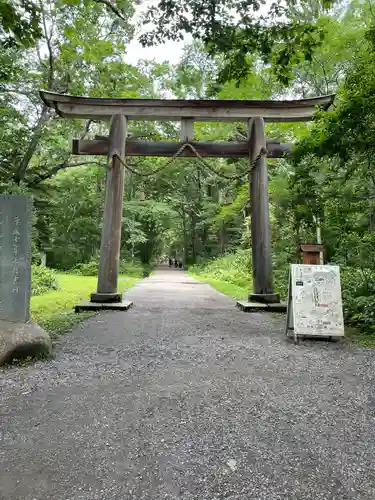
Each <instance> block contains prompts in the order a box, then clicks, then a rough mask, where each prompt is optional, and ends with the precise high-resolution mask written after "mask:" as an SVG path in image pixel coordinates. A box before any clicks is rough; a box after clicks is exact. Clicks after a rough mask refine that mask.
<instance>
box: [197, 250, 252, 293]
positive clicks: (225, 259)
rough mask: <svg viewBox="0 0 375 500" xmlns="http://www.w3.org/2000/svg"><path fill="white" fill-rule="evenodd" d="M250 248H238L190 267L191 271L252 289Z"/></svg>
mask: <svg viewBox="0 0 375 500" xmlns="http://www.w3.org/2000/svg"><path fill="white" fill-rule="evenodd" d="M250 253H251V252H250V251H249V250H248V249H244V250H238V251H237V252H235V253H229V254H227V255H224V256H222V257H218V258H216V259H212V260H210V261H207V262H204V263H202V264H197V265H195V266H191V267H189V272H191V273H193V274H195V275H199V276H202V277H209V278H211V279H213V280H217V281H224V282H227V283H231V284H233V285H236V286H238V287H241V288H248V289H249V290H250V289H251V281H252V280H251V276H252V269H251V259H250Z"/></svg>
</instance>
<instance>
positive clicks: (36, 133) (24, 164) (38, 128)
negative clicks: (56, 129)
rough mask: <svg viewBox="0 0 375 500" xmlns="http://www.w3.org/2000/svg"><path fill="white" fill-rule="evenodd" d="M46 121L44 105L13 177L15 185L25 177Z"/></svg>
mask: <svg viewBox="0 0 375 500" xmlns="http://www.w3.org/2000/svg"><path fill="white" fill-rule="evenodd" d="M47 120H48V108H47V106H46V105H45V104H44V105H43V108H42V112H41V115H40V117H39V119H38V121H37V123H36V125H35V127H34V129H33V134H32V137H31V139H30V142H29V145H28V147H27V149H26V152H25V154H24V155H23V158H22V160H21V162H20V164H19V165H18V168H17V171H16V175H15V181H16V183H17V184H19V183H20V182H21V181H22V180H23V179H24V177H25V173H26V170H27V168H28V166H29V163H30V160H31V158H32V156H33V154H34V153H35V150H36V148H37V147H38V144H39V139H40V136H41V135H42V132H43V127H44V124H45V122H46V121H47Z"/></svg>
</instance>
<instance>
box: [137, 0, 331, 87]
mask: <svg viewBox="0 0 375 500" xmlns="http://www.w3.org/2000/svg"><path fill="white" fill-rule="evenodd" d="M332 3H333V2H332V1H328V2H323V3H320V2H319V3H315V4H314V3H310V4H308V3H307V2H301V3H300V4H296V3H295V2H285V3H281V2H279V3H273V4H272V5H271V6H270V8H269V9H268V12H267V14H266V15H259V14H258V11H259V9H260V4H259V2H258V1H257V0H234V1H233V0H220V1H218V0H210V1H209V2H202V1H201V0H171V1H169V2H165V1H163V0H160V1H159V2H158V4H157V6H152V7H150V8H149V9H148V11H147V13H146V16H145V24H146V25H147V24H150V25H151V26H152V28H151V27H150V30H149V31H148V32H146V33H144V34H143V35H142V36H141V37H140V41H141V43H142V44H143V45H145V46H147V45H153V44H158V43H161V42H162V41H163V40H164V39H166V38H167V39H171V40H180V39H181V38H182V37H183V35H184V34H185V33H188V34H189V35H192V36H193V38H194V39H195V40H201V41H202V42H203V43H204V44H205V45H206V46H207V48H208V51H209V53H210V54H211V55H213V54H218V53H219V54H223V55H224V56H225V64H224V65H223V67H222V68H221V71H220V73H219V76H220V77H219V81H221V82H226V81H230V80H234V79H235V80H237V81H240V80H243V79H244V78H246V77H247V76H248V75H249V73H250V71H251V69H252V64H253V59H252V58H253V57H254V56H255V55H257V56H258V57H260V58H261V59H262V60H263V62H264V63H265V64H269V63H273V64H272V66H273V70H274V72H275V74H276V76H277V78H278V79H279V80H280V81H281V82H283V83H284V84H287V83H288V82H289V81H290V80H291V78H292V75H291V68H292V67H293V66H294V65H295V64H297V63H299V62H301V61H305V62H306V61H307V62H310V61H311V60H312V56H313V54H314V52H315V51H316V50H317V49H318V48H319V47H321V45H322V43H323V40H324V35H325V26H324V24H323V23H320V22H318V20H317V18H316V16H319V15H320V16H322V15H323V14H324V11H325V9H327V8H329V7H330V6H331V5H332ZM311 6H313V7H311ZM314 7H315V11H314ZM309 9H310V11H309V12H306V11H308V10H309ZM281 19H282V20H281Z"/></svg>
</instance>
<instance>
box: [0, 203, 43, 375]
mask: <svg viewBox="0 0 375 500" xmlns="http://www.w3.org/2000/svg"><path fill="white" fill-rule="evenodd" d="M31 227H32V201H31V199H30V198H28V197H27V196H22V195H9V196H0V365H1V364H4V363H7V362H9V361H12V359H14V358H19V357H25V356H34V355H36V354H38V353H40V352H43V351H44V352H49V351H50V350H51V341H50V338H49V336H48V334H47V333H46V332H45V331H44V330H43V329H42V328H40V327H39V326H38V325H36V324H35V323H32V322H30V295H31Z"/></svg>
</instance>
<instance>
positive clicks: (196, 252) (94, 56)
mask: <svg viewBox="0 0 375 500" xmlns="http://www.w3.org/2000/svg"><path fill="white" fill-rule="evenodd" d="M371 2H372V3H371ZM143 3H145V2H138V1H133V0H117V1H116V0H112V1H111V2H110V1H106V0H102V1H101V0H43V1H42V0H35V1H20V2H16V1H13V0H6V1H5V2H1V4H0V18H1V31H0V33H1V36H0V100H1V107H0V192H1V194H17V193H22V194H28V195H29V196H31V197H32V199H33V202H34V214H33V235H32V259H33V273H34V274H33V276H34V277H33V293H34V295H35V296H36V298H37V296H38V295H40V294H42V293H43V292H45V291H46V290H49V289H53V288H58V286H59V285H58V283H57V282H56V279H55V277H56V276H57V275H63V276H66V273H68V274H72V275H75V276H84V275H85V276H92V277H94V276H96V273H97V269H98V256H99V248H100V236H101V229H102V216H103V203H104V192H105V178H106V168H107V159H106V157H94V156H78V157H77V156H74V155H73V154H72V153H71V140H72V138H79V139H83V138H86V139H89V138H94V137H95V136H96V135H107V134H108V128H107V125H106V124H105V123H103V122H93V121H91V120H88V121H86V122H84V121H82V120H64V119H61V118H59V117H58V116H57V115H56V114H55V113H54V112H53V111H51V110H50V109H49V108H47V106H46V105H45V104H43V102H42V101H41V99H40V96H39V90H40V89H49V90H52V91H55V92H59V93H68V94H72V95H87V96H93V97H124V98H125V97H127V98H134V97H137V98H180V99H298V98H304V97H314V96H319V95H327V94H336V98H335V101H334V105H333V106H332V107H331V108H330V109H329V111H327V112H320V111H317V114H316V117H315V119H314V120H313V121H312V122H304V123H270V124H267V125H266V137H267V139H275V140H279V141H280V142H285V143H292V144H293V145H294V146H293V148H292V154H290V155H288V156H286V157H285V158H281V159H268V167H269V195H270V215H271V230H272V248H273V266H274V279H275V288H276V291H277V292H279V293H280V294H281V295H282V297H283V298H284V299H285V297H286V293H287V284H288V270H289V264H290V263H293V262H296V259H297V258H298V257H297V251H298V247H299V245H300V244H301V243H316V241H317V231H318V232H320V234H321V237H322V241H323V244H324V246H325V254H326V261H327V262H328V263H334V264H338V265H340V268H341V280H342V293H343V302H344V314H345V319H346V322H347V324H348V325H353V326H355V327H356V328H358V329H359V330H362V331H364V332H365V334H366V335H367V336H368V337H370V336H371V333H373V332H375V271H374V264H375V4H374V3H373V0H365V1H363V2H360V1H357V0H353V1H342V0H338V1H337V2H322V1H320V0H299V1H297V2H289V1H288V2H286V3H285V5H284V4H283V3H282V2H280V3H277V4H272V5H268V4H263V3H261V2H258V1H255V0H250V1H245V0H236V1H226V0H220V1H212V0H211V1H207V2H203V1H198V0H188V1H186V2H182V3H181V2H180V1H179V0H171V1H170V2H164V1H160V2H156V4H155V6H154V7H150V8H146V9H143V10H142V4H143ZM146 7H147V6H146ZM267 9H268V10H267ZM140 10H142V13H141V15H139V11H140ZM233 11H234V13H233ZM150 23H151V24H150ZM150 25H151V28H147V26H150ZM184 37H185V38H184ZM184 39H186V42H185V44H184V48H183V50H182V52H181V57H180V60H179V62H178V63H171V62H169V61H168V52H166V53H165V61H163V62H160V60H155V59H142V58H139V59H138V60H137V62H136V63H135V64H130V63H129V62H127V54H128V47H129V45H130V43H131V42H132V41H134V40H139V43H140V44H143V45H144V46H152V45H155V44H158V43H163V42H164V41H167V40H172V41H173V40H175V41H179V40H184ZM160 50H161V52H162V48H161V49H160ZM179 127H180V124H179V123H178V122H173V121H170V122H165V121H163V122H146V121H145V122H140V121H137V122H130V125H129V131H128V133H129V135H130V136H132V137H137V138H140V139H143V140H153V141H157V140H165V141H179V133H180V131H179ZM246 134H247V128H246V124H243V123H239V124H232V123H196V124H195V139H196V140H202V141H203V140H204V141H234V140H238V139H241V140H243V139H245V138H246ZM166 162H167V160H166V159H165V158H127V163H128V165H129V167H130V168H128V169H126V172H125V188H124V189H125V191H124V193H125V194H124V205H123V230H122V244H121V264H120V272H121V273H122V274H123V275H125V276H127V277H128V278H129V280H130V281H131V280H132V279H134V278H137V277H140V276H142V273H143V271H144V270H145V269H150V268H151V267H152V266H153V265H154V263H155V262H158V261H159V260H160V259H161V258H162V257H167V256H170V255H172V256H176V257H178V258H180V259H182V260H183V262H184V264H185V266H186V267H187V268H188V270H189V272H190V273H192V274H193V275H194V276H196V277H198V278H199V279H202V280H206V281H208V282H209V283H211V284H212V285H213V286H215V287H216V288H218V289H219V290H220V291H222V292H224V293H226V294H228V295H231V296H232V297H234V298H244V297H246V296H247V294H248V293H249V291H250V290H251V276H252V271H251V265H252V264H251V248H250V246H251V237H250V236H251V235H250V219H249V206H250V199H249V182H248V176H246V175H242V176H241V173H242V172H245V171H246V169H247V168H248V166H249V162H248V160H246V159H239V160H238V159H237V160H236V159H231V160H222V159H208V160H207V161H206V162H205V163H202V162H200V161H198V160H196V159H194V158H180V159H176V160H174V161H173V162H169V164H168V165H167V166H165V164H166ZM163 166H165V168H162V167H163ZM93 279H94V278H93ZM130 281H129V283H130ZM75 283H76V284H77V283H78V281H76V282H75ZM91 284H92V283H91V282H90V286H91ZM75 286H76V285H75ZM88 291H93V290H91V289H90V290H88Z"/></svg>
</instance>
